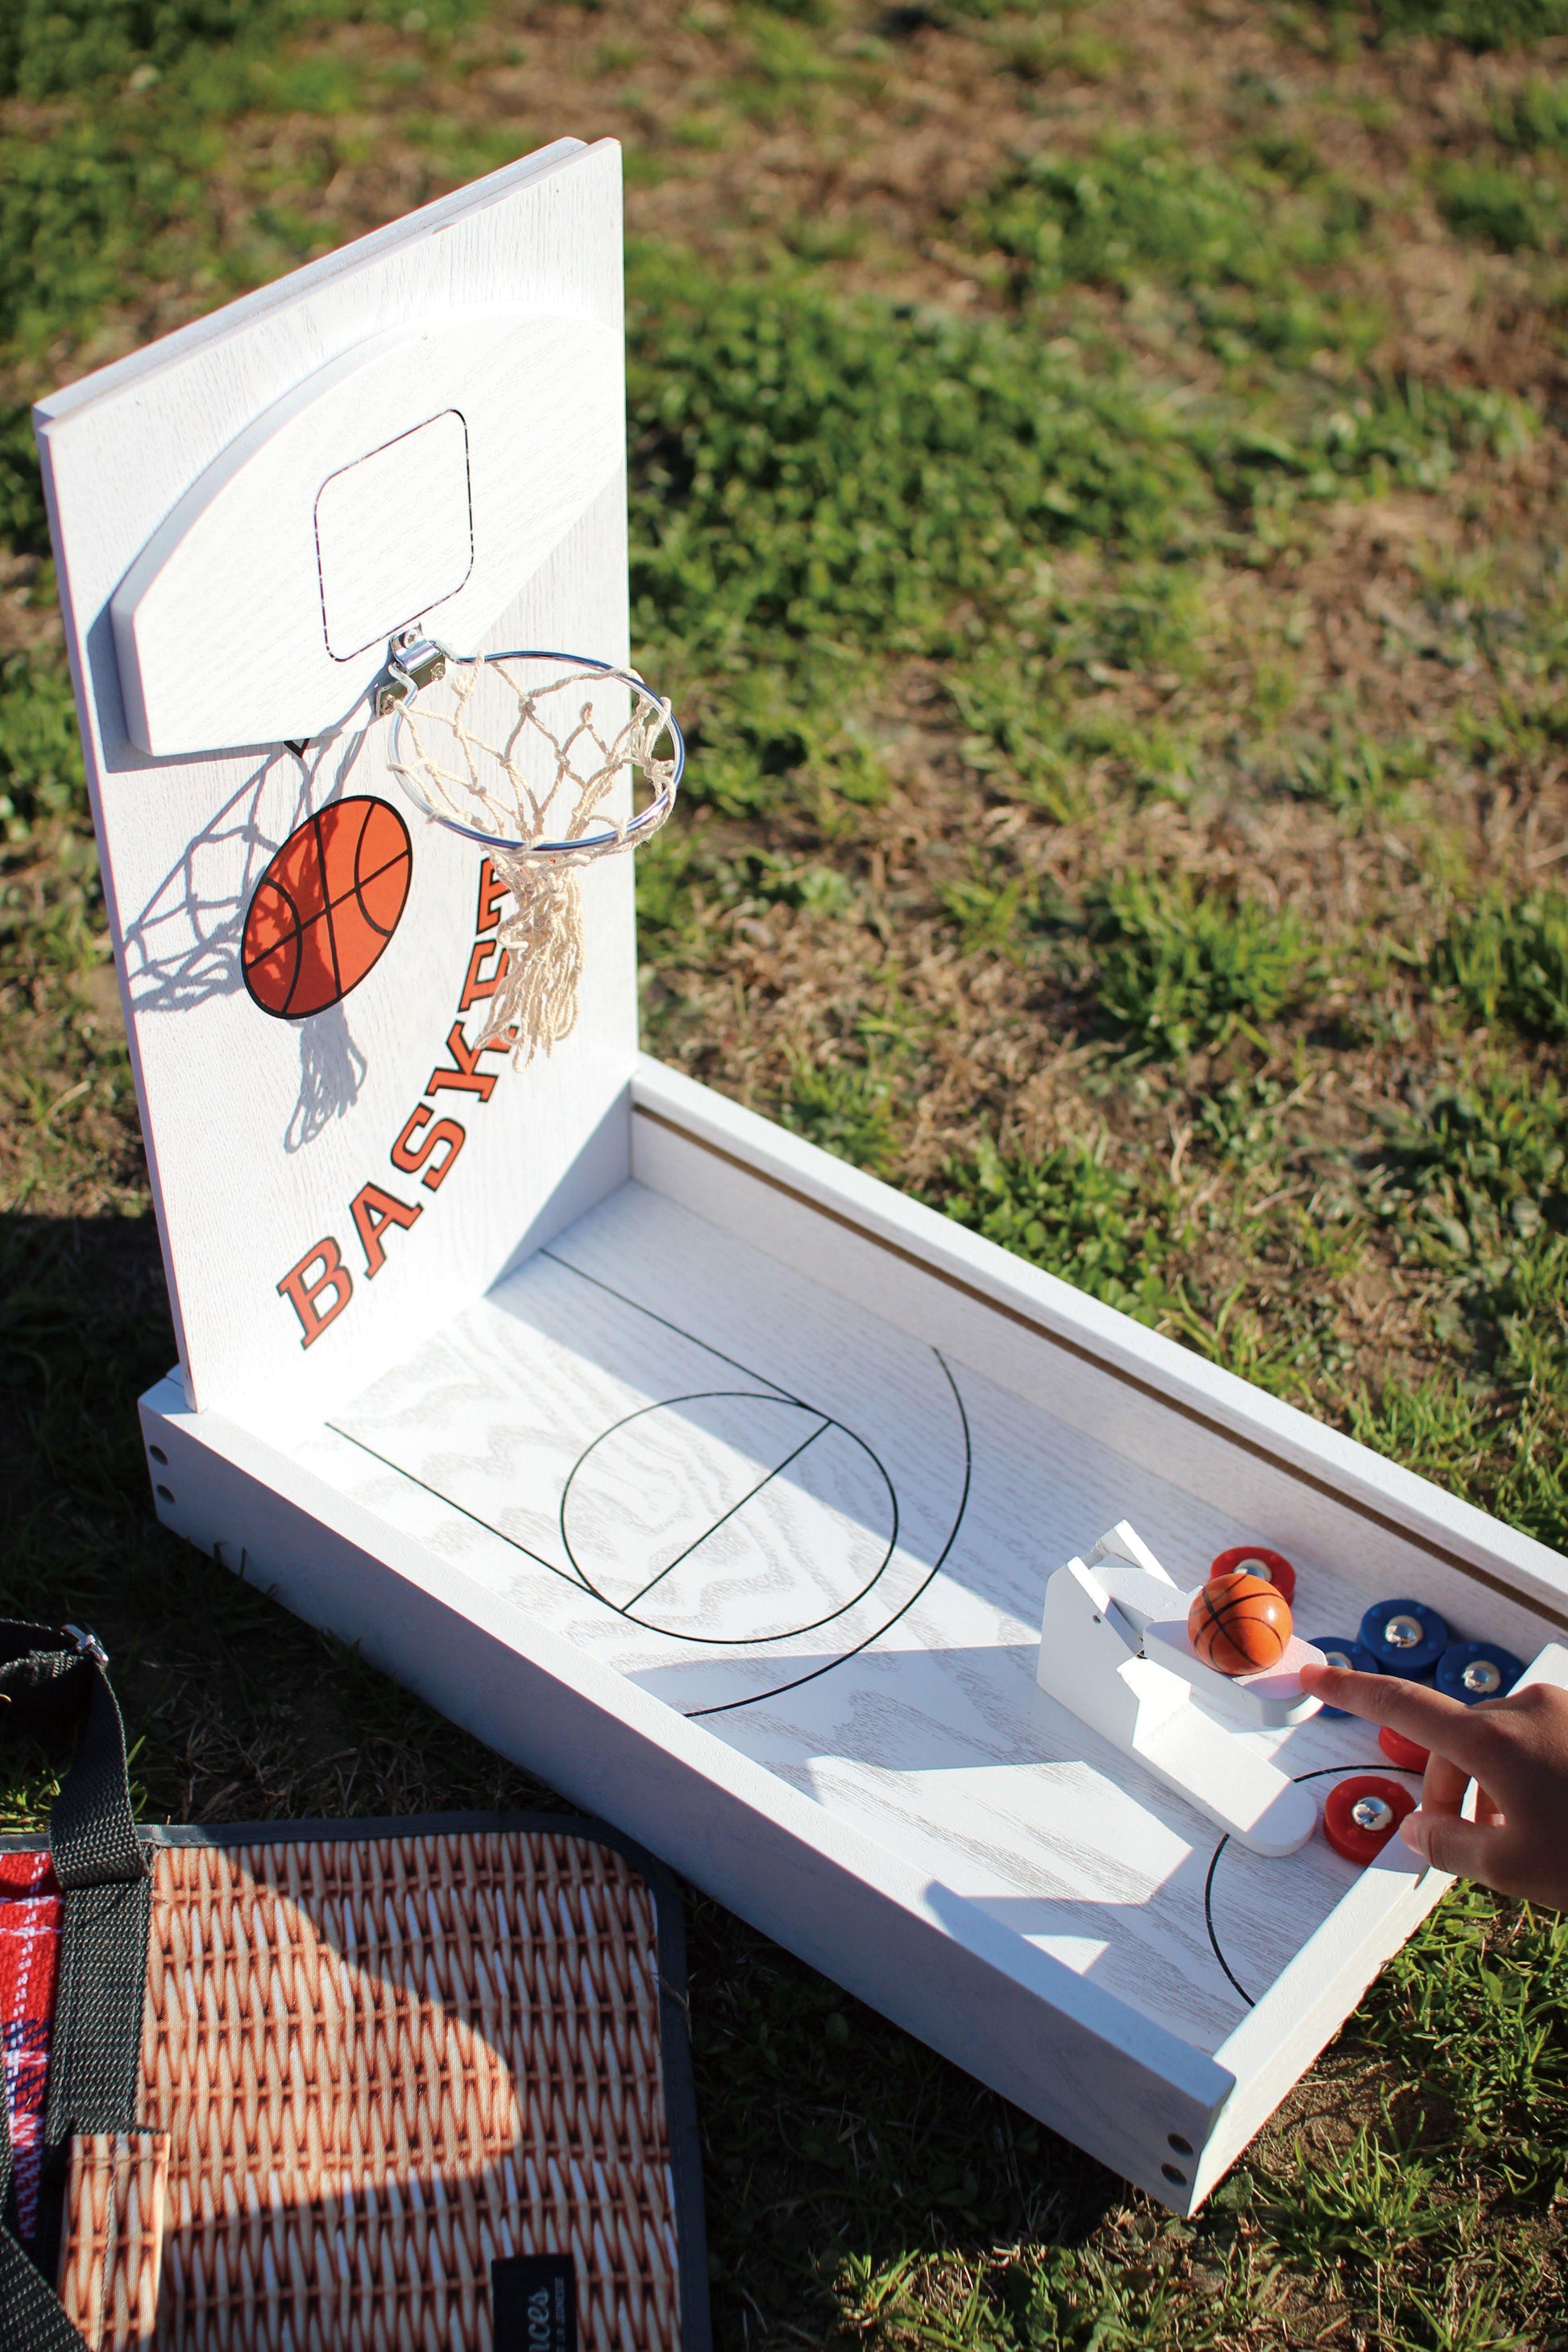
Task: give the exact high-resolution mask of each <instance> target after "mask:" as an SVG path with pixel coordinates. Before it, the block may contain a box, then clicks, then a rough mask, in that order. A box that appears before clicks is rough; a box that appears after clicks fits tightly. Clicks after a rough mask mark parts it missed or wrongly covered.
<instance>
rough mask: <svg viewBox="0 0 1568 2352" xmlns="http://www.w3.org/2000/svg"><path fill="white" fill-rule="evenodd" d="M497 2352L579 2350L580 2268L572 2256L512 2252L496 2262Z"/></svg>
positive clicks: (493, 2287)
mask: <svg viewBox="0 0 1568 2352" xmlns="http://www.w3.org/2000/svg"><path fill="white" fill-rule="evenodd" d="M490 2313H491V2316H492V2319H493V2322H494V2326H495V2352H577V2265H576V2263H574V2261H573V2259H572V2256H571V2255H570V2254H510V2255H509V2256H507V2257H506V2258H505V2259H504V2260H503V2261H499V2262H493V2263H491V2264H490Z"/></svg>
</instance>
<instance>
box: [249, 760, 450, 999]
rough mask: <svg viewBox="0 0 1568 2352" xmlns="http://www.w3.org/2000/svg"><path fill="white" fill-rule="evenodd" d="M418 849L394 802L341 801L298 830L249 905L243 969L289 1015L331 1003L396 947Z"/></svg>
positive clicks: (253, 990) (258, 993)
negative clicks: (392, 945)
mask: <svg viewBox="0 0 1568 2352" xmlns="http://www.w3.org/2000/svg"><path fill="white" fill-rule="evenodd" d="M413 864H414V859H413V850H412V847H411V845H410V843H409V838H408V827H407V826H406V825H405V824H404V822H403V819H402V818H401V817H400V816H399V814H398V813H397V811H396V810H395V808H394V807H393V806H392V805H391V803H390V802H387V801H378V800H371V799H369V798H366V797H364V796H359V797H356V798H354V799H352V800H343V801H333V802H331V803H330V805H329V806H328V807H326V808H324V809H319V810H318V811H317V813H316V814H315V815H314V816H309V817H307V818H306V820H305V822H304V824H301V825H300V826H298V827H297V828H296V829H295V831H294V832H293V833H291V834H290V835H289V838H288V840H287V841H286V842H285V843H284V844H283V846H282V848H281V849H280V850H279V852H278V855H277V856H275V857H274V858H273V860H272V863H271V864H270V865H269V866H268V868H267V871H266V873H265V874H264V875H263V876H262V877H261V879H260V881H259V882H258V884H257V886H256V889H255V892H254V894H253V896H252V898H251V901H250V905H249V907H248V908H247V911H246V917H245V932H244V936H243V939H242V940H241V943H240V970H241V971H242V972H243V973H244V976H245V985H246V987H247V990H248V991H249V992H250V996H251V999H252V1001H253V1003H256V1004H258V1005H259V1006H260V1008H261V1010H262V1012H263V1013H271V1014H272V1016H273V1017H274V1019H275V1020H279V1021H303V1020H306V1019H308V1018H309V1016H310V1014H311V1013H324V1012H325V1011H326V1009H327V1007H328V1006H329V1005H330V1004H336V1003H339V1002H340V1001H341V1000H342V998H343V997H345V996H346V995H347V994H348V992H349V991H350V990H351V989H353V988H357V987H358V986H359V983H360V982H361V981H362V980H363V979H364V977H365V975H366V974H367V972H369V971H372V970H374V966H375V965H376V964H377V963H378V962H379V961H380V960H381V957H382V956H383V955H384V952H385V950H386V948H387V945H388V943H389V941H390V940H391V938H392V935H393V933H394V931H395V929H397V926H398V923H399V921H400V920H401V919H402V915H403V909H404V907H405V904H406V903H407V898H408V885H409V877H410V876H411V874H412V872H413Z"/></svg>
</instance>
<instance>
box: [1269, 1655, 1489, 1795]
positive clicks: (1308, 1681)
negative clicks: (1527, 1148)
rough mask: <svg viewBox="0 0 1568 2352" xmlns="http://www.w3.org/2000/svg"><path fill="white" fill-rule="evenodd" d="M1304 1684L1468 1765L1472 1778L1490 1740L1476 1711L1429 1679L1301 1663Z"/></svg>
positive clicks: (1347, 1710)
mask: <svg viewBox="0 0 1568 2352" xmlns="http://www.w3.org/2000/svg"><path fill="white" fill-rule="evenodd" d="M1301 1688H1302V1689H1303V1690H1304V1691H1307V1692H1309V1693H1310V1696H1312V1697H1313V1698H1321V1700H1322V1701H1323V1702H1324V1704H1325V1705H1326V1706H1342V1707H1343V1709H1344V1711H1345V1713H1346V1714H1347V1715H1359V1716H1360V1717H1361V1719H1362V1721H1363V1723H1386V1724H1387V1725H1388V1727H1389V1729H1390V1730H1391V1731H1398V1732H1402V1733H1403V1734H1404V1736H1405V1738H1406V1739H1414V1740H1415V1743H1416V1745H1417V1746H1418V1747H1421V1748H1434V1749H1436V1750H1438V1751H1440V1752H1441V1753H1442V1754H1443V1755H1444V1756H1447V1757H1448V1758H1449V1759H1451V1760H1452V1761H1453V1762H1454V1763H1456V1764H1458V1765H1461V1766H1462V1767H1463V1768H1464V1770H1465V1772H1466V1773H1467V1774H1468V1776H1469V1777H1470V1778H1471V1779H1474V1778H1475V1777H1476V1775H1477V1774H1478V1773H1479V1771H1480V1769H1481V1761H1482V1759H1483V1758H1484V1757H1485V1755H1486V1754H1487V1753H1488V1752H1489V1748H1490V1742H1489V1738H1488V1735H1487V1731H1486V1729H1485V1727H1483V1726H1480V1725H1478V1723H1477V1721H1476V1717H1475V1712H1474V1711H1472V1709H1471V1708H1469V1707H1468V1706H1465V1705H1464V1704H1463V1702H1462V1701H1461V1700H1459V1699H1457V1698H1445V1697H1444V1696H1443V1694H1442V1692H1441V1691H1435V1690H1428V1689H1427V1688H1426V1685H1425V1683H1407V1682H1404V1681H1402V1680H1401V1679H1400V1677H1399V1676H1398V1675H1358V1674H1354V1673H1352V1670H1351V1668H1350V1667H1349V1666H1303V1667H1302V1669H1301Z"/></svg>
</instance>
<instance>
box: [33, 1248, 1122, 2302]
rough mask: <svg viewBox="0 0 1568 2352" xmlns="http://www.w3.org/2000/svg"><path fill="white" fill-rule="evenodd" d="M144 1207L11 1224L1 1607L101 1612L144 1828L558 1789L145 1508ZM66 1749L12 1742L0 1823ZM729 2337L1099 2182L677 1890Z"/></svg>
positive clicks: (998, 2238) (1074, 2235) (789, 1961)
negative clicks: (873, 2270) (838, 2285)
mask: <svg viewBox="0 0 1568 2352" xmlns="http://www.w3.org/2000/svg"><path fill="white" fill-rule="evenodd" d="M174 1352H175V1350H174V1335H173V1331H172V1328H171V1325H170V1321H169V1313H168V1306H167V1301H166V1297H165V1295H164V1290H163V1269H162V1265H161V1262H160V1258H159V1251H158V1241H157V1234H156V1231H155V1229H154V1226H153V1219H152V1218H151V1216H142V1217H131V1218H117V1217H102V1218H80V1219H60V1218H48V1217H39V1216H29V1215H16V1214H12V1215H7V1216H0V1602H3V1604H4V1608H5V1612H8V1613H15V1614H16V1615H19V1616H25V1617H36V1618H39V1619H44V1620H51V1621H53V1622H60V1621H62V1620H69V1621H71V1622H78V1623H80V1622H87V1623H89V1624H90V1625H92V1626H93V1627H94V1629H95V1630H96V1631H97V1632H98V1633H99V1634H100V1638H101V1639H102V1641H103V1642H104V1643H105V1645H106V1647H107V1648H108V1650H109V1652H110V1658H111V1661H112V1671H113V1675H114V1680H115V1685H116V1688H117V1690H118V1692H119V1695H120V1698H121V1706H122V1707H123V1709H124V1714H125V1721H126V1731H127V1737H128V1740H129V1741H130V1743H131V1747H132V1773H133V1777H134V1780H135V1783H136V1796H137V1802H138V1810H139V1811H140V1813H141V1815H142V1819H144V1820H160V1819H162V1820H173V1821H196V1822H222V1821H256V1820H267V1819H284V1818H289V1817H293V1818H300V1817H301V1816H310V1815H313V1814H348V1813H358V1814H387V1813H411V1812H427V1811H443V1810H446V1809H447V1808H451V1807H458V1806H465V1805H475V1806H489V1805H496V1806H510V1807H515V1808H523V1809H526V1808H529V1807H533V1808H546V1809H548V1808H552V1807H556V1806H559V1805H561V1803H562V1801H561V1800H560V1799H559V1798H557V1797H556V1796H554V1794H553V1793H552V1791H551V1790H548V1789H545V1788H542V1786H541V1785H540V1784H539V1783H538V1782H537V1781H534V1780H531V1778H530V1777H529V1776H528V1775H527V1774H526V1773H523V1772H521V1771H519V1770H517V1769H514V1768H513V1767H512V1766H510V1765H508V1764H505V1763H503V1762H502V1761H501V1760H500V1759H499V1758H497V1757H495V1756H493V1755H492V1754H490V1752H489V1750H488V1749H486V1748H482V1747H481V1746H480V1745H479V1743H478V1742H477V1741H475V1740H472V1739H469V1738H467V1737H466V1736H465V1735H464V1734H462V1733H460V1732H458V1731H457V1730H455V1729H454V1728H453V1727H451V1726H450V1725H449V1724H447V1723H445V1722H444V1721H442V1720H441V1718H440V1717H437V1716H435V1715H433V1714H432V1713H431V1712H430V1711H429V1710H428V1709H427V1708H426V1707H425V1706H421V1705H420V1704H419V1702H418V1701H416V1700H415V1699H413V1698H410V1697H409V1696H407V1694H406V1693H405V1692H403V1691H401V1690H399V1689H398V1688H397V1686H396V1685H395V1684H393V1683H391V1682H390V1681H388V1680H387V1679H386V1677H385V1676H384V1675H379V1674H377V1673H375V1672H374V1671H373V1670H372V1669H371V1668H370V1667H368V1666H366V1665H365V1664H363V1663H362V1662H361V1661H360V1660H359V1659H358V1658H357V1657H356V1656H355V1655H354V1654H353V1653H352V1652H350V1651H347V1650H345V1649H343V1648H342V1646H341V1645H340V1644H338V1643H334V1642H332V1641H331V1640H329V1639H328V1638H327V1637H325V1636H323V1635H321V1634H318V1633H313V1632H312V1631H311V1630H310V1628H309V1627H307V1626H304V1625H301V1624H300V1622H298V1621H297V1620H296V1619H294V1618H292V1617H290V1616H289V1615H288V1614H287V1613H286V1612H284V1611H283V1610H282V1609H281V1608H280V1607H279V1606H278V1605H277V1604H276V1603H275V1602H274V1601H270V1600H269V1599H268V1597H267V1595H266V1594H265V1593H263V1592H260V1591H257V1590H256V1589H255V1588H254V1587H251V1586H247V1585H246V1584H243V1583H242V1582H240V1581H239V1580H238V1579H237V1578H235V1577H234V1576H232V1575H229V1574H227V1573H226V1572H225V1571H223V1570H220V1569H218V1568H217V1567H216V1565H215V1564H214V1563H213V1562H212V1561H211V1560H210V1559H206V1558H205V1556H204V1555H202V1554H200V1553H197V1552H195V1551H194V1550H192V1549H189V1548H187V1547H186V1546H185V1545H184V1544H182V1543H180V1542H179V1541H178V1540H177V1539H176V1538H174V1537H173V1536H171V1535H170V1534H169V1533H168V1531H167V1530H166V1529H165V1528H162V1527H160V1526H159V1525H158V1523H157V1521H156V1520H155V1519H154V1518H153V1510H152V1503H151V1497H150V1496H149V1493H148V1485H147V1470H146V1464H145V1461H144V1459H143V1455H142V1440H141V1434H140V1431H139V1428H138V1425H137V1420H136V1399H137V1397H138V1396H139V1395H140V1393H141V1392H142V1390H143V1389H145V1388H146V1387H148V1386H149V1385H150V1384H151V1383H152V1382H153V1381H156V1380H158V1379H159V1378H161V1377H162V1375H163V1373H164V1372H166V1371H167V1370H168V1368H169V1366H170V1364H171V1363H172V1362H173V1361H174ZM63 1762H64V1759H63V1758H60V1757H56V1756H46V1755H44V1754H43V1753H41V1752H39V1751H32V1750H23V1749H21V1748H11V1749H10V1750H8V1751H5V1752H4V1753H0V1826H4V1827H6V1828H12V1827H16V1828H21V1827H30V1826H33V1825H35V1824H37V1823H40V1822H42V1820H43V1819H44V1817H45V1815H46V1813H47V1805H48V1801H49V1799H50V1796H51V1795H52V1793H53V1788H54V1784H55V1779H56V1775H57V1773H58V1769H60V1767H61V1766H62V1764H63ZM689 1907H690V1927H691V2012H692V2029H693V2040H694V2043H695V2047H696V2054H697V2069H698V2095H699V2103H700V2114H701V2117H702V2123H703V2129H704V2140H705V2146H706V2151H707V2181H708V2206H709V2217H710V2227H709V2234H710V2246H711V2250H712V2261H713V2273H714V2280H713V2287H714V2319H715V2337H716V2341H717V2342H719V2343H721V2344H726V2345H731V2344H734V2345H739V2344H743V2343H745V2342H747V2341H753V2342H760V2341H765V2340H768V2339H770V2338H772V2337H773V2336H774V2334H775V2331H777V2330H780V2329H783V2330H784V2331H785V2332H786V2334H788V2333H790V2332H791V2331H793V2332H794V2333H793V2338H792V2340H796V2341H799V2340H805V2341H811V2342H816V2341H819V2340H822V2337H823V2336H824V2335H825V2334H826V2333H827V2332H829V2331H830V2330H831V2326H832V2312H833V2308H834V2302H835V2298H834V2297H833V2295H832V2293H831V2288H832V2283H833V2281H834V2280H835V2278H836V2277H837V2276H838V2275H839V2274H840V2273H842V2271H843V2269H844V2267H845V2265H846V2264H847V2263H848V2262H849V2261H850V2260H851V2259H854V2258H858V2259H859V2260H860V2261H862V2262H868V2263H872V2264H874V2265H876V2266H881V2265H883V2264H885V2263H890V2262H893V2261H896V2260H897V2259H898V2258H899V2257H900V2255H901V2254H903V2253H904V2252H907V2251H908V2250H910V2249H911V2248H916V2247H918V2248H920V2249H921V2250H922V2251H925V2252H930V2251H931V2250H933V2249H936V2248H943V2249H951V2250H952V2251H954V2252H960V2253H967V2254H971V2255H973V2256H974V2257H976V2258H978V2259H979V2260H981V2261H983V2262H984V2261H985V2260H987V2259H989V2258H990V2257H991V2255H992V2254H993V2252H994V2250H996V2249H1000V2248H1005V2247H1007V2246H1015V2245H1017V2244H1018V2243H1020V2242H1024V2241H1029V2242H1033V2243H1034V2244H1036V2245H1041V2244H1052V2243H1054V2244H1058V2245H1068V2244H1078V2243H1080V2242H1082V2241H1083V2240H1085V2239H1087V2238H1088V2237H1089V2235H1090V2234H1091V2233H1092V2231H1094V2230H1095V2229H1096V2228H1097V2226H1098V2225H1099V2224H1100V2221H1102V2220H1103V2218H1104V2216H1105V2214H1106V2213H1107V2211H1108V2210H1110V2208H1111V2207H1112V2206H1113V2205H1116V2204H1118V2203H1120V2202H1121V2201H1122V2200H1123V2198H1124V2196H1125V2190H1124V2189H1123V2188H1122V2185H1121V2183H1120V2182H1118V2181H1117V2180H1116V2179H1114V2178H1113V2177H1112V2176H1111V2175H1110V2173H1108V2172H1106V2171H1104V2170H1103V2169H1102V2168H1100V2167H1099V2166H1098V2165H1096V2164H1094V2163H1092V2162H1091V2161H1090V2160H1089V2158H1087V2157H1084V2156H1082V2155H1081V2154H1079V2151H1078V2150H1077V2149H1075V2148H1073V2147H1069V2146H1068V2143H1067V2142H1066V2141H1064V2140H1060V2139H1058V2137H1056V2136H1055V2135H1054V2134H1053V2133H1051V2132H1048V2131H1047V2130H1045V2129H1044V2128H1043V2127H1042V2126H1040V2125H1038V2124H1036V2123H1034V2122H1032V2121H1031V2120H1030V2119H1029V2118H1028V2117H1027V2116H1025V2115H1023V2114H1022V2113H1021V2112H1020V2111H1019V2110H1018V2109H1017V2108H1016V2107H1014V2106H1011V2105H1009V2104H1008V2103H1007V2102H1006V2101H1005V2099H1002V2098H999V2097H997V2096H996V2095H994V2093H992V2092H989V2091H985V2090H983V2089H982V2088H981V2087H980V2085H979V2084H976V2083H974V2082H973V2080H972V2079H971V2078H970V2077H969V2076H968V2075H966V2074H963V2073H962V2072H961V2071H960V2070H959V2069H958V2068H957V2067H955V2066H952V2065H950V2064H948V2063H946V2062H945V2061H944V2060H942V2059H941V2058H939V2057H937V2056H936V2055H935V2053H933V2052H931V2051H930V2050H928V2049H926V2048H925V2047H924V2046H923V2045H922V2044H921V2043H920V2042H915V2041H913V2040H911V2039H910V2036H908V2035H907V2034H904V2033H902V2032H900V2031H899V2029H898V2028H897V2027H895V2026H892V2025H889V2023H888V2022H887V2021H885V2020H884V2019H882V2018H880V2017H879V2016H878V2015H877V2014H876V2013H875V2012H874V2011H870V2010H868V2009H866V2008H863V2007H862V2006H861V2005H860V2003H858V2001H855V2000H851V1999H850V1998H849V1997H848V1996H847V1994H845V1993H842V1992H840V1991H839V1990H837V1987H836V1986H834V1985H832V1984H830V1983H829V1982H828V1981H827V1979H826V1978H823V1977H820V1976H818V1975H817V1974H816V1972H815V1971H814V1970H813V1969H809V1968H807V1967H805V1965H804V1964H803V1963H802V1962H800V1961H798V1960H795V1959H794V1958H791V1957H790V1955H789V1954H787V1953H785V1952H784V1951H782V1950H780V1948H778V1947H777V1946H776V1945H774V1944H773V1943H771V1942H770V1941H769V1940H768V1939H767V1937H764V1936H762V1935H760V1934H758V1933H756V1932H755V1931H754V1930H753V1929H752V1928H750V1927H746V1926H745V1925H743V1924H742V1922H741V1921H740V1920H738V1919H736V1918H735V1917H734V1916H732V1915H731V1913H729V1912H728V1911H726V1910H725V1909H724V1908H723V1907H722V1906H721V1905H720V1904H718V1903H716V1902H713V1901H710V1899H708V1898H707V1897H705V1896H703V1895H693V1896H691V1897H690V1898H689Z"/></svg>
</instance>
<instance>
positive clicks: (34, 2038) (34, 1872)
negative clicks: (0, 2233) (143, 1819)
mask: <svg viewBox="0 0 1568 2352" xmlns="http://www.w3.org/2000/svg"><path fill="white" fill-rule="evenodd" d="M63 1907H64V1906H63V1904H62V1902H61V1897H60V1888H59V1882H58V1879H57V1878H56V1876H55V1874H54V1870H53V1868H52V1867H51V1865H50V1862H49V1857H48V1853H47V1851H46V1852H44V1853H0V2052H3V2053H4V2056H5V2105H6V2111H7V2114H8V2116H9V2118H10V2124H11V2162H12V2167H13V2179H14V2180H15V2182H16V2224H17V2227H18V2229H19V2230H20V2231H21V2233H22V2236H23V2237H24V2238H31V2236H32V2234H33V2231H34V2230H35V2229H36V2228H37V2219H38V2172H39V2168H40V2166H41V2164H42V2162H43V2153H44V2099H45V2095H46V2093H47V2089H48V2082H49V2036H50V2032H51V2030H52V2027H53V2024H54V2015H55V1983H56V1979H58V1974H59V1964H60V1917H61V1913H62V1910H63Z"/></svg>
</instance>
